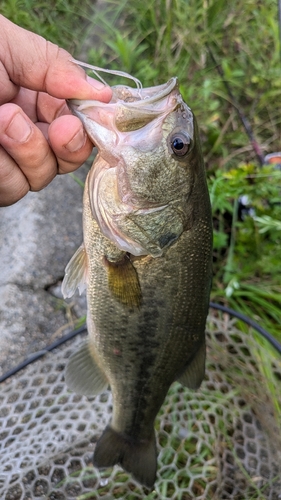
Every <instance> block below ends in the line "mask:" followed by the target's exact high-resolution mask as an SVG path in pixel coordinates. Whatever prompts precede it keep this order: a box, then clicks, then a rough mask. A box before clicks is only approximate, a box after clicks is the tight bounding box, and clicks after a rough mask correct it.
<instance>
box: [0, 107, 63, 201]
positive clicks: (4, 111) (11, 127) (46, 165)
mask: <svg viewBox="0 0 281 500" xmlns="http://www.w3.org/2000/svg"><path fill="white" fill-rule="evenodd" d="M0 144H1V145H2V147H3V148H4V149H5V151H6V152H7V153H8V154H9V155H10V157H11V158H12V159H13V161H14V162H15V163H16V164H17V165H18V167H19V168H20V170H21V171H22V173H23V175H24V176H25V177H26V179H27V182H28V184H29V186H30V189H31V190H32V191H38V190H40V189H42V188H43V187H45V186H47V184H49V182H51V180H52V179H53V178H54V177H55V175H56V173H57V160H56V157H55V155H54V154H53V152H52V150H51V148H50V146H49V144H48V141H47V140H46V138H45V137H44V135H43V133H42V132H41V131H40V130H39V128H38V127H37V126H36V125H34V123H33V122H32V121H31V120H30V119H29V118H28V117H27V116H26V115H25V114H24V113H23V111H22V110H21V108H19V107H18V106H17V105H15V104H10V103H9V104H4V105H3V106H1V107H0ZM0 169H1V163H0Z"/></svg>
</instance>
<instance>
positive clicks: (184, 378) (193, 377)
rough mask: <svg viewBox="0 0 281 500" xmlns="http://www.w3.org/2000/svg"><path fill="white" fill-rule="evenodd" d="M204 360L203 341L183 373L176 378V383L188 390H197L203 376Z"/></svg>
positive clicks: (204, 344)
mask: <svg viewBox="0 0 281 500" xmlns="http://www.w3.org/2000/svg"><path fill="white" fill-rule="evenodd" d="M205 360H206V343H205V341H204V342H203V343H202V344H201V345H200V347H199V349H198V350H197V352H196V353H195V355H194V357H193V359H192V360H191V362H190V363H189V364H188V365H187V367H186V368H185V370H184V372H183V373H182V374H181V375H180V377H178V381H179V382H180V383H181V384H182V385H184V386H186V387H188V388H189V389H198V388H199V387H200V385H201V382H202V380H203V378H204V376H205Z"/></svg>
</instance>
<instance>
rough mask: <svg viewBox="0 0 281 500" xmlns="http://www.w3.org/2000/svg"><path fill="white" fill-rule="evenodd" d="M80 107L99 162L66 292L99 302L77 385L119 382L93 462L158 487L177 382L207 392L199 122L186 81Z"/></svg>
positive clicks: (208, 228) (71, 372)
mask: <svg viewBox="0 0 281 500" xmlns="http://www.w3.org/2000/svg"><path fill="white" fill-rule="evenodd" d="M70 108H71V109H72V111H73V113H74V114H75V115H77V116H78V117H79V118H80V119H81V120H82V122H83V124H84V126H85V129H86V131H87V133H88V135H89V137H90V138H91V139H92V141H93V143H94V144H95V145H96V146H97V148H98V155H97V157H96V159H95V161H94V163H93V166H92V168H91V170H90V172H89V174H88V177H87V180H86V184H85V190H84V200H83V230H84V242H83V245H82V246H81V247H80V248H79V249H78V251H77V252H76V254H75V255H74V256H73V258H72V259H71V261H70V263H69V264H68V266H67V268H66V275H65V278H64V281H63V286H62V290H63V294H64V296H65V297H70V296H71V295H72V294H73V293H74V291H75V289H76V288H77V287H79V288H80V290H81V289H82V288H83V287H84V286H86V287H87V303H88V317H87V325H88V332H89V336H88V340H87V342H86V343H85V344H83V345H82V347H81V349H80V350H79V351H78V352H76V353H74V355H73V356H72V357H71V359H70V361H69V364H68V366H67V369H66V375H65V376H66V382H67V384H68V386H69V388H71V389H72V390H73V391H75V392H77V393H80V394H84V395H90V396H92V395H94V394H98V393H100V392H102V391H104V390H106V389H107V387H108V385H110V387H111V390H112V396H113V416H112V420H111V422H110V424H109V425H108V426H107V427H106V429H105V430H104V432H103V434H102V436H101V437H100V439H99V441H98V442H97V445H96V448H95V452H94V459H93V463H94V465H95V466H96V467H98V468H104V467H110V466H113V465H114V464H120V465H121V466H122V467H123V468H124V470H126V471H128V472H130V473H132V475H133V476H134V477H135V478H136V479H137V480H138V481H139V482H140V483H142V484H144V485H146V486H148V487H152V486H153V484H154V482H155V478H156V469H157V453H156V442H155V432H154V420H155V417H156V415H157V413H158V411H159V409H160V407H161V405H162V403H163V401H164V399H165V396H166V394H167V391H168V389H169V387H170V385H171V384H172V383H173V382H174V381H175V380H178V381H180V382H181V383H182V384H183V385H185V386H187V387H189V388H191V389H196V388H198V387H199V386H200V384H201V381H202V379H203V377H204V371H205V322H206V316H207V313H208V307H209V294H210V285H211V274H212V271H211V267H212V264H211V263H212V222H211V208H210V201H209V196H208V189H207V184H206V178H205V171H204V163H203V158H202V152H201V146H200V140H199V134H198V129H197V124H196V120H195V118H194V116H193V113H192V112H191V110H190V108H189V107H188V106H187V105H186V104H185V103H184V101H183V99H182V96H181V94H180V92H179V88H178V82H177V79H176V78H172V79H171V80H170V81H168V82H167V83H166V84H164V85H160V86H157V87H151V88H146V89H132V88H130V87H125V86H118V87H115V88H113V97H112V100H111V102H110V103H108V104H104V103H100V102H97V101H70Z"/></svg>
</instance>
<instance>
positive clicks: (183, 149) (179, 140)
mask: <svg viewBox="0 0 281 500" xmlns="http://www.w3.org/2000/svg"><path fill="white" fill-rule="evenodd" d="M190 142H191V141H190V137H189V135H187V134H184V133H181V132H178V133H177V134H174V135H173V136H172V137H171V138H170V145H171V149H172V151H173V153H175V155H177V156H184V155H186V153H187V152H188V151H189V148H190Z"/></svg>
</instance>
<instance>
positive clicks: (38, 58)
mask: <svg viewBox="0 0 281 500" xmlns="http://www.w3.org/2000/svg"><path fill="white" fill-rule="evenodd" d="M0 32H1V45H0V206H7V205H11V204H12V203H15V202H16V201H18V200H20V199H21V198H22V197H23V196H25V194H26V193H27V192H28V191H29V190H31V191H39V190H40V189H42V188H44V187H45V186H46V185H47V184H49V182H51V180H52V179H53V178H54V177H55V175H56V174H58V173H59V174H63V173H68V172H72V171H73V170H75V169H77V168H78V167H79V166H80V165H81V164H82V163H83V162H84V161H85V160H86V159H87V158H88V156H89V155H90V153H91V150H92V147H93V145H92V143H91V142H90V140H89V139H88V137H87V135H86V133H85V131H84V129H83V126H82V124H81V122H80V120H79V119H78V118H76V117H75V116H72V115H71V114H70V111H69V110H68V107H67V105H66V102H65V99H70V98H71V99H75V98H76V99H95V100H100V101H102V102H108V101H109V100H110V98H111V94H112V92H111V89H110V87H106V86H104V85H103V84H102V83H100V82H98V81H96V80H94V79H93V78H90V77H88V76H87V75H86V74H85V72H84V71H83V70H82V69H81V68H80V67H78V66H77V65H76V64H74V63H73V62H71V55H70V54H69V53H68V52H66V51H65V50H64V49H61V48H59V47H57V46H56V45H54V44H52V43H51V42H48V41H46V40H45V39H44V38H42V37H40V36H38V35H36V34H34V33H31V32H29V31H26V30H24V29H22V28H20V27H18V26H16V25H15V24H13V23H11V22H10V21H8V20H7V19H6V18H4V17H3V16H1V15H0Z"/></svg>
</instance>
